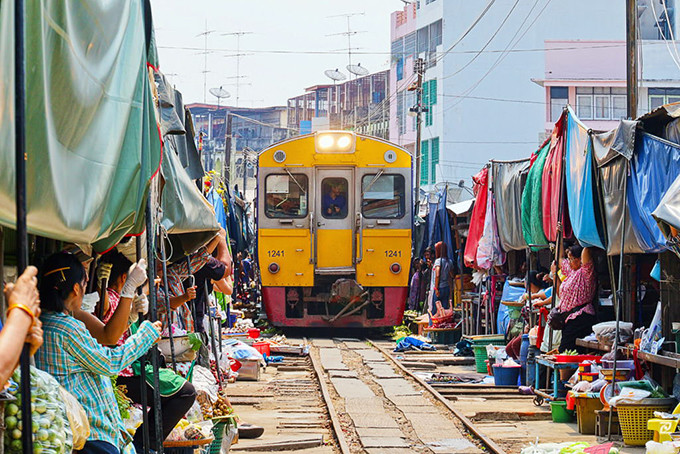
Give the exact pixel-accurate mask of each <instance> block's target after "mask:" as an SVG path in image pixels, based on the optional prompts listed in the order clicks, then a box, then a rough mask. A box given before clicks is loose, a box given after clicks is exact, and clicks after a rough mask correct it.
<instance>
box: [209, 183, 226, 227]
mask: <svg viewBox="0 0 680 454" xmlns="http://www.w3.org/2000/svg"><path fill="white" fill-rule="evenodd" d="M205 198H206V199H208V202H209V203H210V204H211V205H212V206H213V209H214V210H215V218H217V223H218V224H219V225H220V226H221V227H222V228H223V229H224V230H227V212H226V211H225V210H224V203H223V202H222V197H221V196H220V195H219V194H218V193H217V191H215V188H210V190H209V191H208V193H207V194H206V195H205Z"/></svg>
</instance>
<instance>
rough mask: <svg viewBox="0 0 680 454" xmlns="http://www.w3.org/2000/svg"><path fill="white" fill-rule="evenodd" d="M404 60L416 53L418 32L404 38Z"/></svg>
mask: <svg viewBox="0 0 680 454" xmlns="http://www.w3.org/2000/svg"><path fill="white" fill-rule="evenodd" d="M403 52H404V58H408V57H413V55H414V54H415V53H416V32H413V33H409V34H408V35H406V36H404V50H403Z"/></svg>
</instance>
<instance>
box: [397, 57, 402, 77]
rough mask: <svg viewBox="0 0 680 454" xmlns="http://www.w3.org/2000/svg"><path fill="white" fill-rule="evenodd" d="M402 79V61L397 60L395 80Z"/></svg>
mask: <svg viewBox="0 0 680 454" xmlns="http://www.w3.org/2000/svg"><path fill="white" fill-rule="evenodd" d="M403 78H404V59H403V58H400V59H399V60H397V80H402V79H403Z"/></svg>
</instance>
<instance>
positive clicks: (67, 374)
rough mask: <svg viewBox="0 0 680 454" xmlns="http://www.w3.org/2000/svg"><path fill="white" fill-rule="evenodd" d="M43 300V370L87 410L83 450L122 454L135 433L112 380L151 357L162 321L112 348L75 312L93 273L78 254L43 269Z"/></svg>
mask: <svg viewBox="0 0 680 454" xmlns="http://www.w3.org/2000/svg"><path fill="white" fill-rule="evenodd" d="M39 282H40V284H39V287H40V299H41V302H42V308H43V314H42V316H41V317H40V318H41V320H42V322H43V330H44V343H43V346H42V347H41V348H40V349H39V350H38V352H37V354H36V357H35V359H36V365H37V366H38V368H40V369H42V370H44V371H46V372H48V373H50V374H51V375H53V376H54V377H55V378H56V379H57V381H59V383H61V385H62V386H63V387H64V388H66V390H67V391H69V392H70V393H71V394H73V395H74V396H75V397H76V398H77V399H78V401H79V402H80V404H81V405H82V406H83V408H84V409H85V412H86V413H87V416H88V419H89V422H90V436H89V438H88V440H87V443H86V444H85V447H84V448H83V450H82V451H81V452H85V453H97V454H119V453H120V452H121V449H122V448H123V447H124V446H125V445H126V444H128V443H130V441H132V439H131V437H130V435H129V434H128V433H127V431H126V430H125V426H124V424H123V421H122V419H121V417H120V413H119V411H118V405H117V404H116V399H115V397H114V394H113V387H112V385H111V380H110V377H112V376H116V375H118V373H119V372H120V371H121V370H123V369H125V368H126V367H127V366H129V365H131V364H132V363H133V362H134V361H135V360H136V359H137V358H139V357H140V356H142V355H143V354H145V353H146V352H147V351H148V350H149V348H151V346H152V345H153V344H154V343H155V342H156V341H157V340H158V338H159V337H160V322H154V323H150V322H148V321H145V322H143V323H142V324H141V325H140V327H139V330H138V331H137V333H135V334H134V335H132V336H130V337H129V338H128V339H127V341H126V342H125V344H123V345H121V346H118V347H115V348H108V347H104V346H102V345H101V344H100V343H99V342H97V340H96V339H95V338H94V337H92V335H91V334H90V333H89V331H88V330H87V328H86V327H85V325H84V324H83V323H82V322H81V321H79V320H76V319H75V318H74V317H73V316H72V314H73V312H74V311H75V310H77V309H79V308H80V307H81V305H82V300H83V295H84V294H85V286H86V283H87V274H86V272H85V268H84V267H83V265H82V264H81V263H80V262H79V261H78V259H77V258H76V256H74V255H72V254H68V253H65V252H61V253H57V254H53V255H52V256H50V257H49V258H48V259H47V260H46V261H45V264H44V265H43V267H42V270H41V273H40V278H39Z"/></svg>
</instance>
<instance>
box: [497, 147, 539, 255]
mask: <svg viewBox="0 0 680 454" xmlns="http://www.w3.org/2000/svg"><path fill="white" fill-rule="evenodd" d="M529 163H530V160H529V159H522V160H519V161H508V162H504V161H493V162H492V163H491V169H492V175H493V178H492V188H493V194H494V197H495V200H496V223H497V224H496V225H497V226H498V235H499V237H500V242H501V246H502V247H503V249H504V250H506V251H513V250H523V249H526V247H527V243H526V241H525V240H524V236H523V235H522V190H523V189H524V185H525V183H526V178H527V172H528V170H529Z"/></svg>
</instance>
